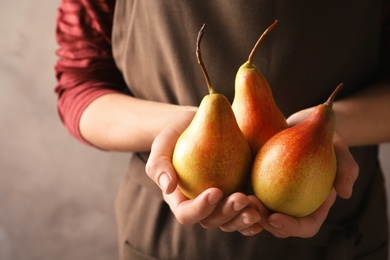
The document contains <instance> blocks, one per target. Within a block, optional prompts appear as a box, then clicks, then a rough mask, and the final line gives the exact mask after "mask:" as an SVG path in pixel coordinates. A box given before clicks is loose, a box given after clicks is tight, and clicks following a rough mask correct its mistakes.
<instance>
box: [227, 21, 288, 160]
mask: <svg viewBox="0 0 390 260" xmlns="http://www.w3.org/2000/svg"><path fill="white" fill-rule="evenodd" d="M277 22H278V21H275V22H274V23H273V24H272V25H271V26H270V27H268V28H267V30H265V31H264V32H263V34H262V35H261V36H260V38H259V39H258V41H257V43H256V45H255V46H254V48H253V49H252V52H251V53H250V55H249V58H248V61H246V62H245V63H244V64H243V65H241V66H240V68H239V69H238V71H237V74H236V79H235V95H234V100H233V103H232V108H233V111H234V114H235V116H236V119H237V123H238V125H239V126H240V129H241V131H242V132H243V133H244V136H245V137H246V139H247V140H248V142H249V145H250V147H251V151H252V156H253V157H255V156H256V154H257V152H258V151H259V149H260V148H261V147H262V146H263V145H264V143H265V142H266V141H267V140H268V139H269V138H270V137H271V136H273V135H274V134H276V133H278V132H280V131H281V130H284V129H286V128H287V127H288V124H287V121H286V118H285V117H284V115H283V114H282V112H281V111H280V109H279V108H278V106H277V105H276V103H275V100H274V98H273V94H272V90H271V87H270V85H269V83H268V81H267V80H266V78H265V77H264V76H263V74H262V73H261V72H260V70H259V69H258V68H257V67H256V66H255V64H254V63H253V59H254V55H255V52H256V50H257V48H258V46H259V44H260V42H261V41H262V39H263V38H264V37H265V35H266V34H267V33H268V32H269V31H270V30H271V29H273V28H274V27H275V26H276V24H277Z"/></svg>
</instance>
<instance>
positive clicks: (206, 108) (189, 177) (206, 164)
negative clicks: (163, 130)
mask: <svg viewBox="0 0 390 260" xmlns="http://www.w3.org/2000/svg"><path fill="white" fill-rule="evenodd" d="M204 27H205V25H204V26H203V27H202V29H201V30H200V32H199V35H198V40H197V52H196V54H197V57H198V63H199V64H200V66H201V68H202V71H203V74H204V76H205V78H206V81H207V86H208V90H209V94H208V95H206V96H205V97H204V98H203V99H202V101H201V103H200V105H199V108H198V110H197V112H196V114H195V116H194V118H193V120H192V121H191V123H190V124H189V126H188V127H187V128H186V130H184V132H183V133H182V134H181V135H180V137H179V139H178V140H177V143H176V146H175V149H174V152H173V157H172V164H173V166H174V168H175V170H176V172H177V175H178V180H179V181H178V183H179V188H180V190H181V191H182V193H183V194H184V195H185V196H186V197H188V198H191V199H192V198H195V197H196V196H198V195H199V194H200V193H201V192H203V191H204V190H206V189H207V188H211V187H217V188H219V189H221V190H222V192H223V194H224V196H228V195H230V194H231V193H233V192H236V191H239V190H240V189H242V188H243V186H244V184H245V183H246V182H247V181H248V179H249V174H250V169H251V164H252V159H251V152H250V147H249V144H248V142H247V140H246V139H245V137H244V135H243V134H242V132H241V130H240V128H239V127H238V124H237V121H236V119H235V116H234V113H233V110H232V108H231V104H230V102H229V101H228V100H227V98H226V97H225V96H224V95H222V94H219V93H216V91H215V90H214V88H213V87H212V85H211V83H210V79H209V77H208V74H207V72H206V70H205V67H204V65H203V61H202V58H201V53H200V47H199V45H200V40H201V38H202V35H203V30H204Z"/></svg>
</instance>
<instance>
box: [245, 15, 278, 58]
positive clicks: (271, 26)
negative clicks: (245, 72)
mask: <svg viewBox="0 0 390 260" xmlns="http://www.w3.org/2000/svg"><path fill="white" fill-rule="evenodd" d="M278 22H279V21H278V20H275V22H274V23H273V24H271V25H270V26H269V27H268V28H267V29H266V30H265V31H264V32H263V33H262V34H261V36H260V38H259V39H258V40H257V42H256V44H255V46H254V47H253V49H252V51H251V53H250V54H249V57H248V62H249V63H250V64H253V59H254V58H255V54H256V50H257V47H258V46H259V45H260V42H261V41H262V40H263V38H264V37H265V36H266V35H267V34H268V32H269V31H271V30H272V29H273V28H274V27H275V26H276V25H277V24H278Z"/></svg>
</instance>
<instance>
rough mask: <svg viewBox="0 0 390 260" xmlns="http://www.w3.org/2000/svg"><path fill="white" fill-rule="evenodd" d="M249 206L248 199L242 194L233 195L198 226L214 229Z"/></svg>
mask: <svg viewBox="0 0 390 260" xmlns="http://www.w3.org/2000/svg"><path fill="white" fill-rule="evenodd" d="M248 205H249V199H248V197H247V196H246V195H245V194H243V193H238V192H237V193H234V194H232V195H230V196H229V197H227V198H225V199H224V200H223V201H222V202H221V203H220V204H219V205H218V207H217V208H216V209H215V210H214V211H213V212H212V214H210V215H209V216H208V217H207V218H205V219H203V220H202V221H201V222H200V224H201V225H202V227H204V228H206V229H215V228H218V227H219V226H221V225H223V224H225V223H226V222H229V221H230V220H232V219H233V218H234V217H236V216H237V214H238V213H239V212H240V211H241V210H242V209H243V208H245V207H246V206H248Z"/></svg>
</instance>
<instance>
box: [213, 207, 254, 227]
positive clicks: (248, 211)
mask: <svg viewBox="0 0 390 260" xmlns="http://www.w3.org/2000/svg"><path fill="white" fill-rule="evenodd" d="M260 220H261V216H260V214H259V212H257V210H256V209H254V208H249V207H247V208H245V209H243V210H242V211H240V213H239V214H238V215H237V216H236V217H235V218H233V219H232V220H231V221H229V222H227V223H225V224H223V225H222V226H220V228H221V230H223V231H225V232H233V231H239V230H246V229H248V228H250V227H251V226H253V225H254V224H256V223H257V222H259V221H260Z"/></svg>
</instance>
